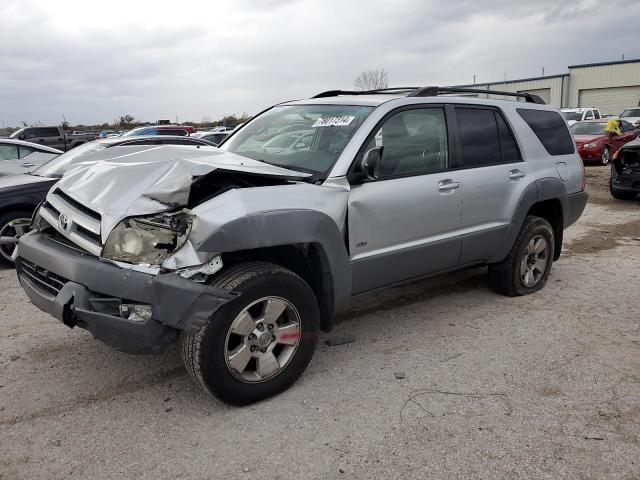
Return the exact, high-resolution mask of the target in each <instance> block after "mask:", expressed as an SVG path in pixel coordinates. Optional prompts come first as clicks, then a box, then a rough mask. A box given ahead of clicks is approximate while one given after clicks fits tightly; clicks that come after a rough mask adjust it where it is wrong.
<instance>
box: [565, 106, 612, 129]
mask: <svg viewBox="0 0 640 480" xmlns="http://www.w3.org/2000/svg"><path fill="white" fill-rule="evenodd" d="M560 111H561V112H562V116H563V117H564V119H565V120H566V121H567V123H568V124H569V126H571V125H573V124H574V123H576V122H584V121H586V120H600V119H601V118H602V116H601V115H600V110H598V109H597V108H595V107H586V108H585V107H582V108H563V109H561V110H560Z"/></svg>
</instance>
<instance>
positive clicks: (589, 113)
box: [584, 110, 593, 120]
mask: <svg viewBox="0 0 640 480" xmlns="http://www.w3.org/2000/svg"><path fill="white" fill-rule="evenodd" d="M584 119H585V120H593V112H592V111H591V110H589V111H587V112H586V113H585V114H584Z"/></svg>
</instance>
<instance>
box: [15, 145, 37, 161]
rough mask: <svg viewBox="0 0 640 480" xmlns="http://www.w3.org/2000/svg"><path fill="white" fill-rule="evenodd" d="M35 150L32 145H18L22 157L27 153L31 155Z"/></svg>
mask: <svg viewBox="0 0 640 480" xmlns="http://www.w3.org/2000/svg"><path fill="white" fill-rule="evenodd" d="M33 152H35V150H34V149H33V148H31V147H25V146H24V145H20V146H19V147H18V153H19V154H20V158H24V157H26V156H27V155H31V154H32V153H33Z"/></svg>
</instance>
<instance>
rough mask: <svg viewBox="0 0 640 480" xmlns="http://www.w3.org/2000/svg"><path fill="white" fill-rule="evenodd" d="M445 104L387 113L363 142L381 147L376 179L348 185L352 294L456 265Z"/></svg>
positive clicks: (455, 188)
mask: <svg viewBox="0 0 640 480" xmlns="http://www.w3.org/2000/svg"><path fill="white" fill-rule="evenodd" d="M447 127H448V123H447V120H446V115H445V109H444V107H443V106H424V107H422V106H419V107H418V106H412V107H403V108H401V109H397V110H395V111H393V112H391V113H390V114H388V115H387V116H386V117H385V118H384V119H383V120H382V121H381V122H380V123H379V124H378V126H377V127H376V128H374V130H373V132H372V133H371V135H370V136H369V138H368V140H367V141H366V143H365V145H366V146H365V147H364V148H363V149H362V151H361V152H360V155H359V158H356V162H357V161H359V160H360V158H361V157H362V154H363V152H364V151H366V150H368V149H369V148H374V147H382V159H381V163H380V165H379V169H378V178H377V179H375V180H371V181H365V182H364V183H361V184H358V185H352V186H351V193H350V196H349V206H348V224H349V251H350V256H351V261H352V274H353V275H352V276H353V285H352V292H353V294H357V293H362V292H364V291H367V290H372V289H375V288H378V287H382V286H385V285H390V284H393V283H397V282H400V281H404V280H408V279H411V278H414V277H420V276H422V275H425V274H428V273H432V272H436V271H439V270H445V269H448V268H451V267H455V266H456V265H457V263H458V257H459V255H460V246H461V240H460V236H459V234H458V228H459V227H460V220H461V213H462V195H461V191H460V185H459V184H458V183H456V182H455V179H454V178H453V177H452V172H451V171H450V169H449V156H450V154H449V151H450V150H449V144H450V141H451V137H450V131H449V129H448V128H447Z"/></svg>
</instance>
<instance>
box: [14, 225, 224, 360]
mask: <svg viewBox="0 0 640 480" xmlns="http://www.w3.org/2000/svg"><path fill="white" fill-rule="evenodd" d="M16 269H17V272H18V278H19V280H20V284H21V285H22V288H23V289H24V291H25V292H26V294H27V296H28V297H29V299H30V300H31V302H32V303H33V304H34V305H35V306H37V307H38V308H40V309H41V310H44V311H45V312H47V313H50V314H51V315H53V316H54V317H56V318H57V319H58V320H60V321H61V322H63V323H65V324H66V325H68V326H69V327H72V328H73V327H74V326H79V327H81V328H85V329H87V330H89V331H90V332H91V333H92V334H93V336H94V337H95V338H97V339H99V340H101V341H103V342H105V343H106V344H108V345H110V346H112V347H113V348H115V349H117V350H121V351H124V352H128V353H154V354H157V353H161V352H162V351H163V350H164V349H165V348H166V347H167V345H169V344H171V343H173V342H174V341H175V340H176V338H177V334H178V331H179V330H184V331H187V332H196V331H198V330H199V329H200V327H202V325H203V324H204V323H205V322H206V320H207V319H208V318H209V317H210V316H211V315H212V314H213V313H214V312H215V311H216V310H217V309H218V308H219V307H220V306H221V305H223V304H224V303H226V302H228V301H229V300H231V299H233V298H235V296H236V295H235V294H234V293H232V292H229V291H227V290H223V289H217V288H213V287H209V286H207V285H204V284H201V283H196V282H193V281H191V280H187V279H185V278H182V277H180V276H178V275H176V274H173V273H167V274H159V275H151V274H147V273H142V272H137V271H133V270H129V269H126V268H121V267H119V266H117V265H114V264H113V263H111V262H108V261H105V260H102V259H100V258H97V257H94V256H92V255H89V254H85V253H82V252H80V251H78V250H75V249H73V248H70V247H67V246H65V245H61V244H60V243H58V242H56V241H54V240H52V239H50V238H49V237H48V236H47V235H45V234H43V233H37V232H32V233H29V234H27V235H24V236H23V237H21V239H20V242H19V248H18V258H17V259H16ZM122 303H137V304H145V305H151V307H152V309H153V310H152V311H153V314H152V318H151V319H150V320H146V321H133V320H129V319H126V318H123V317H121V316H120V314H119V307H120V305H121V304H122Z"/></svg>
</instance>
